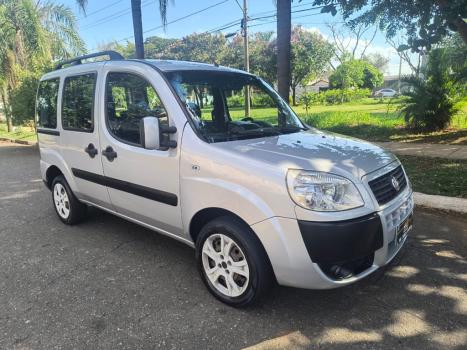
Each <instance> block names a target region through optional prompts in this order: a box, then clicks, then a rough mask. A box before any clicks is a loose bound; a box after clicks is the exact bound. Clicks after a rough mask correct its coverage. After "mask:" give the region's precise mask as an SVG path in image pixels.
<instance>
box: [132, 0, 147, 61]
mask: <svg viewBox="0 0 467 350" xmlns="http://www.w3.org/2000/svg"><path fill="white" fill-rule="evenodd" d="M131 15H132V17H133V32H134V34H135V35H134V36H135V51H136V58H144V42H143V21H142V18H141V0H131Z"/></svg>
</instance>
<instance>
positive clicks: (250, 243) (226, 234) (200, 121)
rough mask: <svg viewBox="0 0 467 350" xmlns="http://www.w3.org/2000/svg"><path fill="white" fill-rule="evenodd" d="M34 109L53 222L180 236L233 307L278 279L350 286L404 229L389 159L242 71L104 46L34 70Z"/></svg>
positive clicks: (409, 207) (403, 198) (403, 203)
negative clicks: (321, 125) (322, 124)
mask: <svg viewBox="0 0 467 350" xmlns="http://www.w3.org/2000/svg"><path fill="white" fill-rule="evenodd" d="M103 55H107V56H109V58H110V59H109V60H107V61H100V62H88V63H86V62H85V61H87V60H88V59H90V58H94V57H97V56H103ZM65 66H66V67H65ZM245 96H249V98H248V99H245ZM36 114H37V116H36V122H37V132H38V135H39V136H38V139H39V147H40V155H41V160H40V167H41V173H42V178H43V180H44V182H45V184H46V186H47V187H48V188H49V189H51V192H52V200H53V205H54V207H55V210H56V212H57V214H58V217H59V218H60V220H62V221H63V222H64V223H65V224H70V225H72V224H76V223H78V222H79V221H80V220H82V219H83V218H84V216H85V213H86V209H87V207H88V206H93V207H97V208H100V209H102V210H105V211H108V212H110V213H112V214H115V215H117V216H120V217H122V218H124V219H127V220H130V221H132V222H135V223H137V224H140V225H142V226H145V227H147V228H150V229H153V230H155V231H157V232H160V233H162V234H164V235H167V236H169V237H173V238H175V239H177V240H179V241H181V242H183V243H186V244H188V245H190V246H192V247H193V248H195V252H196V260H197V265H198V268H199V271H200V273H201V276H202V279H203V281H204V283H205V284H206V286H207V288H208V290H209V291H210V292H211V293H212V294H213V295H214V296H215V297H217V298H218V299H220V300H221V301H223V302H224V303H227V304H229V305H232V306H244V305H248V304H250V303H252V302H253V301H255V300H257V299H258V297H259V296H260V295H261V294H263V293H264V292H266V291H268V290H269V289H270V288H271V287H272V286H273V285H274V283H278V284H280V285H284V286H292V287H299V288H310V289H329V288H336V287H340V286H345V285H348V284H350V283H353V282H356V281H358V280H360V279H362V278H364V277H365V276H368V275H369V274H371V273H372V272H374V271H375V270H376V269H378V268H380V267H382V266H384V265H386V264H387V263H388V262H390V261H391V260H392V259H393V258H394V256H395V255H396V254H397V253H398V251H399V250H400V249H401V247H402V246H403V245H404V243H405V241H406V239H407V233H408V231H409V230H410V229H411V227H412V212H413V199H412V189H411V186H410V182H409V180H408V178H407V176H406V174H405V171H404V168H403V167H402V165H401V163H400V162H399V161H398V159H397V158H396V157H395V156H394V155H392V154H391V153H389V152H387V151H385V150H384V149H381V148H380V147H378V146H375V145H373V144H371V143H368V142H365V141H361V140H358V139H355V138H351V137H346V136H342V135H337V134H334V133H329V132H323V131H319V130H317V129H315V128H313V127H310V126H308V125H306V124H304V123H303V122H302V121H301V120H300V119H299V118H298V117H297V116H296V114H295V113H294V111H293V110H292V109H291V108H290V107H289V106H288V104H287V103H286V102H285V101H283V100H282V99H281V98H280V97H279V95H278V94H277V93H276V92H275V91H274V89H273V88H271V87H270V86H269V85H268V84H267V83H265V82H264V81H263V80H262V79H261V78H259V77H257V76H254V75H252V74H249V73H246V72H243V71H239V70H235V69H230V68H226V67H220V66H217V65H209V64H202V63H193V62H182V61H166V60H124V59H123V58H122V57H121V56H120V55H119V54H118V53H116V52H113V51H106V52H100V53H96V54H91V55H86V56H81V57H78V58H76V59H73V60H70V61H67V62H64V63H62V64H60V65H58V66H57V67H56V69H55V70H54V71H52V72H50V73H47V74H46V75H44V76H43V77H42V78H41V81H40V84H39V88H38V94H37V102H36Z"/></svg>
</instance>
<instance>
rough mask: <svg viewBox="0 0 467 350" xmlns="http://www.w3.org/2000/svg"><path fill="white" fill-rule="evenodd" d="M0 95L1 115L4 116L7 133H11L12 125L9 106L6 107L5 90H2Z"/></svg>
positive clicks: (6, 96) (6, 97)
mask: <svg viewBox="0 0 467 350" xmlns="http://www.w3.org/2000/svg"><path fill="white" fill-rule="evenodd" d="M1 95H2V104H3V113H4V114H5V119H6V128H7V132H12V131H13V123H12V121H11V114H10V106H9V105H8V95H7V91H6V88H3V89H2V92H1Z"/></svg>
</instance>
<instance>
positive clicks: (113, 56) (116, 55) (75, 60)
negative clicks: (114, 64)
mask: <svg viewBox="0 0 467 350" xmlns="http://www.w3.org/2000/svg"><path fill="white" fill-rule="evenodd" d="M100 56H109V58H110V60H111V61H118V60H123V59H124V57H123V56H122V55H121V54H119V53H118V52H117V51H113V50H106V51H100V52H95V53H90V54H87V55H83V56H78V57H75V58H72V59H69V60H66V61H62V62H60V63H59V64H57V65H56V66H55V69H61V68H63V66H64V65H66V64H69V65H72V66H74V65H77V64H81V63H83V62H82V60H86V59H89V58H94V57H100Z"/></svg>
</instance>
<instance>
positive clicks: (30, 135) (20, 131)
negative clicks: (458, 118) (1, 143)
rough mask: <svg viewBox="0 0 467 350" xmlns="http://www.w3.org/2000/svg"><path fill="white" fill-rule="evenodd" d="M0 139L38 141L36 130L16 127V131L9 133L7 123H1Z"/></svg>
mask: <svg viewBox="0 0 467 350" xmlns="http://www.w3.org/2000/svg"><path fill="white" fill-rule="evenodd" d="M0 137H4V138H7V139H10V140H23V141H36V140H37V137H36V133H35V132H34V129H32V128H30V127H26V126H22V127H21V126H16V127H15V131H13V132H7V127H6V124H5V123H0Z"/></svg>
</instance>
